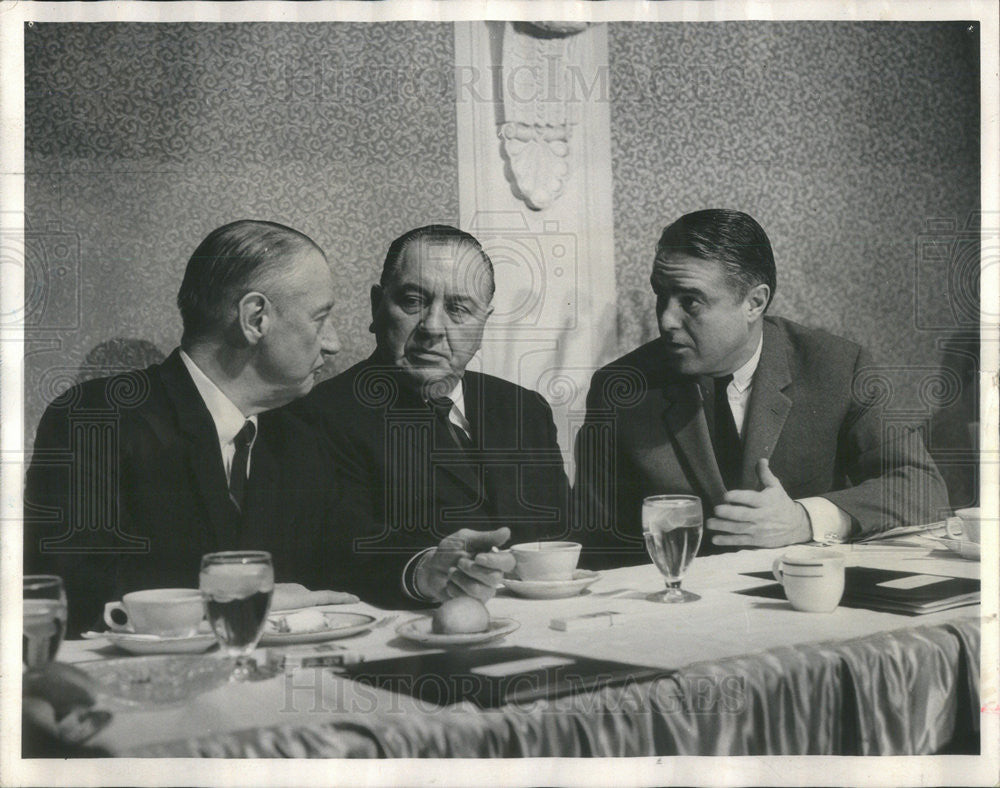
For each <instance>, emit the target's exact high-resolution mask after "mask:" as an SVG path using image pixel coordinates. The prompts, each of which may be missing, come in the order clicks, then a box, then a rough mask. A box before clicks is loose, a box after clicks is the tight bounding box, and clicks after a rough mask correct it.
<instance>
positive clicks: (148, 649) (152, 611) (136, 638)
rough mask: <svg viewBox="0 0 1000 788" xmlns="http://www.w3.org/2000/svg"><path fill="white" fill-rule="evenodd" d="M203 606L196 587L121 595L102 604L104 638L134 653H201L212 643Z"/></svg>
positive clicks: (152, 590)
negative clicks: (112, 600)
mask: <svg viewBox="0 0 1000 788" xmlns="http://www.w3.org/2000/svg"><path fill="white" fill-rule="evenodd" d="M204 618H205V607H204V603H203V602H202V597H201V592H200V591H199V590H198V589H196V588H150V589H146V590H143V591H133V592H131V593H128V594H125V595H123V596H122V598H121V601H120V602H108V604H106V605H105V606H104V623H105V624H107V626H108V631H107V632H101V633H96V632H85V633H84V634H83V637H85V638H95V637H105V638H107V639H108V640H109V641H111V643H113V644H114V645H116V646H118V647H119V648H122V649H125V650H126V651H129V652H131V653H133V654H188V653H200V652H202V651H205V650H207V649H208V648H209V647H210V646H211V645H212V644H213V643H215V635H214V634H212V632H211V631H210V630H209V629H208V626H207V624H206V623H205V622H204Z"/></svg>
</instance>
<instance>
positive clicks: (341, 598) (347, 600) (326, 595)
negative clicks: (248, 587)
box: [271, 583, 359, 612]
mask: <svg viewBox="0 0 1000 788" xmlns="http://www.w3.org/2000/svg"><path fill="white" fill-rule="evenodd" d="M358 601H359V600H358V598H357V597H356V596H354V594H348V593H345V592H343V591H310V590H309V589H308V588H306V587H305V586H303V585H299V584H298V583H275V584H274V597H273V598H272V600H271V612H275V611H278V610H294V609H296V608H299V607H315V606H317V605H350V604H353V603H354V602H358Z"/></svg>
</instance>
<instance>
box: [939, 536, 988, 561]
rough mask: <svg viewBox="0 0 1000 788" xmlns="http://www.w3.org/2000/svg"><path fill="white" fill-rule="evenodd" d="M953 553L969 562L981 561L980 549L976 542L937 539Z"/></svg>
mask: <svg viewBox="0 0 1000 788" xmlns="http://www.w3.org/2000/svg"><path fill="white" fill-rule="evenodd" d="M938 541H939V542H942V543H943V544H944V545H945V546H946V547H947V548H948V549H949V550H951V551H952V552H953V553H958V554H959V555H960V556H962V558H968V559H969V560H970V561H979V560H981V549H980V546H979V543H978V542H967V541H965V540H964V539H938Z"/></svg>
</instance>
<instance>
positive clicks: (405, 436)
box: [294, 225, 568, 605]
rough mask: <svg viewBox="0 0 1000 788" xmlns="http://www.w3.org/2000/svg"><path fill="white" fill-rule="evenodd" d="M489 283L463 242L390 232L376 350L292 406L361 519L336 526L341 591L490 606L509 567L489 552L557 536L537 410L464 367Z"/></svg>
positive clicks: (450, 233) (559, 516) (487, 267)
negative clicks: (345, 544)
mask: <svg viewBox="0 0 1000 788" xmlns="http://www.w3.org/2000/svg"><path fill="white" fill-rule="evenodd" d="M494 287H495V285H494V280H493V265H492V263H491V262H490V259H489V257H488V256H487V255H486V253H485V252H484V251H483V248H482V247H481V245H480V244H479V242H478V241H477V240H476V239H475V238H474V237H473V236H471V235H469V234H468V233H465V232H462V231H460V230H457V229H455V228H454V227H448V226H445V225H430V226H427V227H421V228H418V229H416V230H412V231H410V232H408V233H406V234H404V235H402V236H400V237H399V238H397V239H396V240H395V241H393V242H392V245H391V246H390V247H389V251H388V253H387V255H386V258H385V263H384V265H383V269H382V276H381V280H380V282H379V283H378V284H377V285H374V286H373V287H372V289H371V310H372V324H371V331H372V332H373V333H374V334H375V337H376V344H377V347H376V350H375V352H374V353H373V354H372V356H371V357H370V358H368V359H366V360H365V361H362V362H361V363H359V364H357V365H355V366H354V367H352V368H350V369H348V370H347V371H345V372H344V373H342V374H341V375H338V376H337V377H335V378H333V379H332V380H329V381H326V382H324V383H321V384H320V385H318V386H317V387H316V389H315V390H314V391H313V392H312V393H311V394H310V395H309V396H308V397H305V398H304V399H302V400H301V401H300V402H298V403H296V405H295V406H294V408H295V409H296V410H298V411H300V412H302V413H303V415H304V416H305V418H306V419H307V420H310V421H312V422H314V423H315V424H316V425H317V426H318V427H319V428H320V430H321V431H322V433H323V434H325V435H326V436H327V438H328V439H329V442H330V445H331V446H332V449H333V453H334V455H335V459H336V462H335V471H336V473H337V483H338V488H339V489H341V490H342V491H343V492H344V495H345V497H347V498H353V500H354V503H355V509H356V511H358V512H364V514H356V515H351V516H350V519H351V522H349V523H345V524H344V525H345V526H346V527H348V528H350V529H351V530H352V532H353V533H354V535H355V539H354V542H353V547H352V551H353V559H354V564H353V567H352V568H351V569H350V570H349V571H350V573H351V579H350V580H348V581H347V582H346V583H345V585H346V586H347V587H348V588H349V589H350V590H353V591H355V592H356V593H359V594H361V595H362V596H363V597H364V598H365V599H368V600H369V601H378V602H380V603H383V604H387V605H399V604H405V603H407V602H409V603H410V604H412V602H413V601H414V600H416V601H422V602H428V601H441V600H444V599H447V598H449V597H452V596H459V595H469V596H474V597H477V598H480V599H483V600H485V599H489V598H490V597H491V596H492V595H493V594H494V593H495V589H496V587H497V585H498V584H499V582H500V579H501V577H502V576H503V573H504V572H505V571H510V570H511V569H513V565H514V561H513V559H512V557H511V556H510V555H509V554H505V553H499V552H496V551H494V550H493V548H494V547H499V546H501V545H503V544H504V543H505V542H506V541H507V540H508V539H509V538H510V537H511V532H513V534H514V538H515V541H521V540H523V539H537V538H540V537H542V536H558V535H560V534H562V533H563V532H564V530H565V528H566V525H567V524H566V521H565V511H566V507H567V503H568V484H567V480H566V478H565V474H564V472H563V464H562V458H561V455H560V452H559V447H558V444H557V443H556V429H555V424H554V423H553V420H552V412H551V409H550V408H549V406H548V404H547V403H546V402H545V400H544V399H543V398H542V397H540V396H539V395H538V394H537V393H535V392H533V391H529V390H527V389H524V388H522V387H520V386H517V385H515V384H513V383H509V382H507V381H505V380H501V379H499V378H496V377H492V376H490V375H484V374H480V373H477V372H473V371H469V370H467V369H466V365H467V364H468V363H469V361H470V360H471V359H472V358H473V356H474V355H475V354H476V352H477V351H478V350H479V348H480V345H481V342H482V337H483V329H484V327H485V324H486V320H487V318H488V317H489V316H490V313H491V312H492V311H493V307H492V306H491V301H492V298H493V292H494ZM498 526H499V527H498ZM421 551H422V552H421Z"/></svg>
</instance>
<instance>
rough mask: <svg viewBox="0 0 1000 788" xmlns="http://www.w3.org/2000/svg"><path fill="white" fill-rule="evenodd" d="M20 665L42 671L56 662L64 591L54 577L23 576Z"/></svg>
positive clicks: (63, 617) (63, 624)
mask: <svg viewBox="0 0 1000 788" xmlns="http://www.w3.org/2000/svg"><path fill="white" fill-rule="evenodd" d="M23 598H24V631H23V636H22V647H23V652H22V654H23V656H22V662H23V664H24V665H25V666H26V667H28V668H41V667H44V666H45V665H47V664H48V663H49V662H51V661H52V660H54V659H55V658H56V654H57V653H58V651H59V646H60V645H61V644H62V640H63V636H64V635H65V634H66V589H65V588H64V587H63V581H62V578H61V577H57V576H56V575H25V577H24V597H23Z"/></svg>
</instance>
